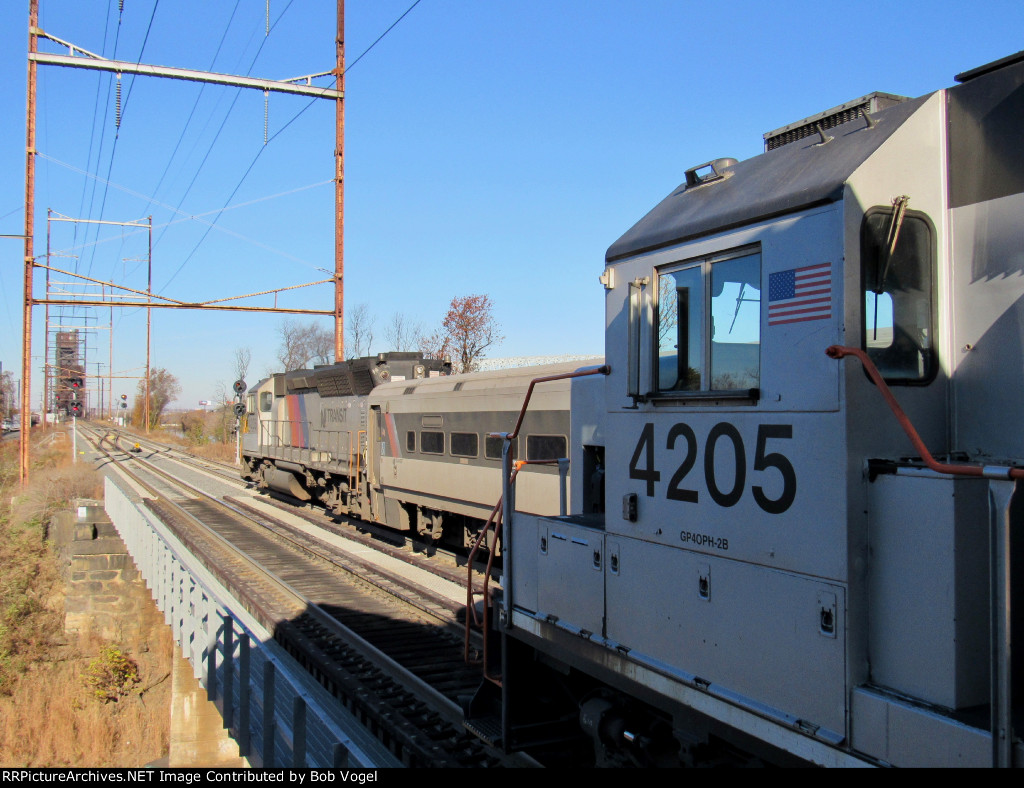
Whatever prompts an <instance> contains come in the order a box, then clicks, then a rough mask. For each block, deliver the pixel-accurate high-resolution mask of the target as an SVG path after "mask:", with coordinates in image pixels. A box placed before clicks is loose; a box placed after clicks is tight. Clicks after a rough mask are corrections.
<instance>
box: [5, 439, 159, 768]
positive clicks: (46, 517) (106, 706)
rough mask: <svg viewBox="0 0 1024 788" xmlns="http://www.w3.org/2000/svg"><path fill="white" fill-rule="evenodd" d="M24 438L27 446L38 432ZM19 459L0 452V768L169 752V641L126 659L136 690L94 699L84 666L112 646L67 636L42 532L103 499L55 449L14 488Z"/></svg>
mask: <svg viewBox="0 0 1024 788" xmlns="http://www.w3.org/2000/svg"><path fill="white" fill-rule="evenodd" d="M32 433H33V442H34V443H35V442H36V440H37V438H39V437H42V436H44V435H45V434H46V433H45V432H44V431H43V430H42V429H40V430H38V432H37V430H35V429H34V430H33V431H32ZM17 462H18V456H17V442H14V441H7V442H4V443H3V444H2V445H0V767H15V766H54V767H58V766H142V765H145V764H146V763H149V762H151V761H153V760H156V759H157V758H159V757H161V756H162V755H165V754H166V753H167V740H168V727H169V718H170V714H169V711H168V705H167V704H168V703H169V696H170V681H168V680H165V679H166V678H167V675H168V674H169V671H170V659H169V658H170V654H171V647H170V635H169V633H167V632H166V630H165V629H163V628H161V631H160V632H158V633H157V634H156V635H155V637H156V639H157V640H158V641H162V642H158V643H150V644H148V645H147V647H144V649H145V653H143V654H141V655H131V654H127V653H126V656H127V657H129V658H130V659H132V661H133V662H134V663H137V665H138V678H139V683H138V685H137V687H136V688H135V690H136V691H132V692H131V693H129V694H127V695H125V696H119V699H118V700H117V701H116V702H105V701H104V700H103V699H102V698H101V697H97V692H96V686H95V679H96V670H95V668H91V667H90V666H91V665H93V664H94V663H95V661H96V660H97V659H98V658H99V659H103V658H104V655H105V654H107V653H109V647H110V644H108V643H104V642H101V641H98V640H88V641H85V642H82V643H80V642H79V641H77V640H71V639H70V638H68V637H66V636H65V634H64V584H63V581H62V580H61V577H60V573H59V571H58V566H57V560H56V556H55V554H54V553H53V551H52V550H51V549H50V547H49V545H48V543H47V541H46V534H47V528H48V526H49V523H50V519H51V518H52V517H53V515H54V514H56V512H58V511H60V510H61V509H63V508H66V506H67V502H68V501H70V500H71V499H72V498H95V497H101V495H102V484H101V480H100V477H99V476H98V474H96V473H94V472H93V471H92V470H91V469H90V468H89V467H88V466H87V465H85V464H77V465H71V464H70V451H69V450H68V447H67V445H66V443H54V444H51V446H50V448H47V449H44V450H40V451H37V452H34V453H33V456H32V472H31V485H30V487H29V488H28V489H27V490H24V491H21V490H19V489H18V470H17ZM12 498H13V501H12ZM122 653H123V652H122ZM140 691H141V692H140Z"/></svg>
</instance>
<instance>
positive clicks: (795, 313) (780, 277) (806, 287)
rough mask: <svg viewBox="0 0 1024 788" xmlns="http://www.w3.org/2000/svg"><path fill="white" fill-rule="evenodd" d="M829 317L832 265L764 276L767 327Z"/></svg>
mask: <svg viewBox="0 0 1024 788" xmlns="http://www.w3.org/2000/svg"><path fill="white" fill-rule="evenodd" d="M830 317H832V263H818V264H816V265H806V266H804V267H803V268H791V269H790V270H788V271H779V272H778V273H775V274H769V275H768V325H770V326H778V325H782V324H783V323H802V322H803V321H805V320H826V319H828V318H830Z"/></svg>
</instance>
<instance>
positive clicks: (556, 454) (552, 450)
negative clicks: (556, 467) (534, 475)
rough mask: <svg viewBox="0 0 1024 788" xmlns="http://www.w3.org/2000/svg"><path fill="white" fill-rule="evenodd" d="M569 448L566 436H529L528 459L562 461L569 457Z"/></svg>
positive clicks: (527, 445) (527, 440) (527, 439)
mask: <svg viewBox="0 0 1024 788" xmlns="http://www.w3.org/2000/svg"><path fill="white" fill-rule="evenodd" d="M568 446H569V444H568V442H567V441H566V440H565V436H564V435H527V436H526V459H528V460H560V459H561V458H563V457H568V456H569V451H568Z"/></svg>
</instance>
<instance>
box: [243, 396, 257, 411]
mask: <svg viewBox="0 0 1024 788" xmlns="http://www.w3.org/2000/svg"><path fill="white" fill-rule="evenodd" d="M245 410H246V412H247V413H255V412H256V394H255V393H252V394H249V396H247V397H246V398H245Z"/></svg>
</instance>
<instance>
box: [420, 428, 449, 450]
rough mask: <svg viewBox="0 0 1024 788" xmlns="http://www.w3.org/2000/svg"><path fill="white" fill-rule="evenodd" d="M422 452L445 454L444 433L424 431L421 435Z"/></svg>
mask: <svg viewBox="0 0 1024 788" xmlns="http://www.w3.org/2000/svg"><path fill="white" fill-rule="evenodd" d="M420 451H422V452H423V453H424V454H444V433H443V432H427V431H426V430H423V431H422V432H421V433H420Z"/></svg>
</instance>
